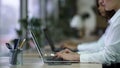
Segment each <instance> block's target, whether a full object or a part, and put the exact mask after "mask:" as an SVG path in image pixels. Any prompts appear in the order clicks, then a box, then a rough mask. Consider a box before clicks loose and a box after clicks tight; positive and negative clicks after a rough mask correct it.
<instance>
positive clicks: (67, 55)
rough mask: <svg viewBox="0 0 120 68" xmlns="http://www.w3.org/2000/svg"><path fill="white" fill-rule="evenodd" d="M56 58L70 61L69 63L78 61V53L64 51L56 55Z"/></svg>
mask: <svg viewBox="0 0 120 68" xmlns="http://www.w3.org/2000/svg"><path fill="white" fill-rule="evenodd" d="M56 56H57V57H59V58H63V59H64V60H71V61H74V60H76V61H79V60H80V55H79V54H78V53H75V52H72V51H70V50H69V49H65V50H63V51H61V52H58V53H56Z"/></svg>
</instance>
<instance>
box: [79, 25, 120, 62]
mask: <svg viewBox="0 0 120 68" xmlns="http://www.w3.org/2000/svg"><path fill="white" fill-rule="evenodd" d="M119 26H120V25H119ZM119 26H116V27H115V28H113V29H111V32H109V33H108V35H106V38H105V47H104V49H103V50H101V51H99V52H96V53H89V54H80V62H100V63H108V64H110V63H113V62H120V32H119V29H120V27H119Z"/></svg>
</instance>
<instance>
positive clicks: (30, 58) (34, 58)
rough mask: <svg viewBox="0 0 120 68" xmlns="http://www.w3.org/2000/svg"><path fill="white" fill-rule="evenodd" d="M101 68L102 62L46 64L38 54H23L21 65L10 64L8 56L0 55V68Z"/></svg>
mask: <svg viewBox="0 0 120 68" xmlns="http://www.w3.org/2000/svg"><path fill="white" fill-rule="evenodd" d="M63 67H64V68H102V64H93V63H91V64H90V63H73V64H71V65H47V64H45V63H43V62H42V61H41V59H40V58H39V57H38V55H27V56H26V55H25V56H24V57H23V65H16V66H13V65H10V64H9V57H0V68H63Z"/></svg>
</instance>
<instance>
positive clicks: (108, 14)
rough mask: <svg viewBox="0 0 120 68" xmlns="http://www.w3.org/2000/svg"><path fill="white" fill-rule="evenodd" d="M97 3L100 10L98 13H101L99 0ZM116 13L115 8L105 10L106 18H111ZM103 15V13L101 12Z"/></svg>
mask: <svg viewBox="0 0 120 68" xmlns="http://www.w3.org/2000/svg"><path fill="white" fill-rule="evenodd" d="M96 5H97V11H98V14H100V12H99V10H98V7H99V3H98V0H96ZM114 14H115V11H114V10H111V11H105V16H104V17H105V18H106V19H110V18H111V17H112V16H113V15H114ZM100 15H101V14H100Z"/></svg>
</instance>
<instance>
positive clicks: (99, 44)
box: [77, 35, 104, 52]
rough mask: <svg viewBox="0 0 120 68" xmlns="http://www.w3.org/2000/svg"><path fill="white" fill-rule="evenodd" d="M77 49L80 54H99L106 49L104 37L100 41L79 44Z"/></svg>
mask: <svg viewBox="0 0 120 68" xmlns="http://www.w3.org/2000/svg"><path fill="white" fill-rule="evenodd" d="M77 48H78V50H79V52H83V51H84V52H97V51H99V50H101V49H103V48H104V35H103V36H102V37H101V38H100V39H99V40H98V41H95V42H91V43H83V44H79V45H78V47H77Z"/></svg>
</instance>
